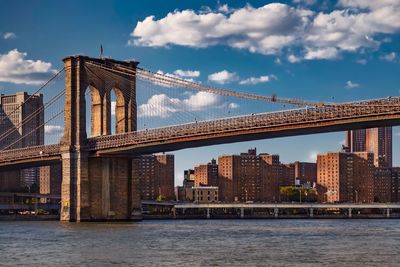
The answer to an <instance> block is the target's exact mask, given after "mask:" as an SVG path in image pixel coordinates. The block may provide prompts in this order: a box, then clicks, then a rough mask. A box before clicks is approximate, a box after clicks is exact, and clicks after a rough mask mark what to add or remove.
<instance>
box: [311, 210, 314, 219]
mask: <svg viewBox="0 0 400 267" xmlns="http://www.w3.org/2000/svg"><path fill="white" fill-rule="evenodd" d="M310 218H314V209H313V208H310Z"/></svg>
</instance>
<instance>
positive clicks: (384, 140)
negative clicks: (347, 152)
mask: <svg viewBox="0 0 400 267" xmlns="http://www.w3.org/2000/svg"><path fill="white" fill-rule="evenodd" d="M366 151H368V152H372V153H374V165H375V166H376V167H389V168H390V167H392V165H393V163H392V127H379V128H371V129H367V131H366Z"/></svg>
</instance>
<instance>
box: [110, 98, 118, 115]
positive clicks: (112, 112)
mask: <svg viewBox="0 0 400 267" xmlns="http://www.w3.org/2000/svg"><path fill="white" fill-rule="evenodd" d="M116 107H117V102H116V101H111V115H113V116H114V115H115V108H116Z"/></svg>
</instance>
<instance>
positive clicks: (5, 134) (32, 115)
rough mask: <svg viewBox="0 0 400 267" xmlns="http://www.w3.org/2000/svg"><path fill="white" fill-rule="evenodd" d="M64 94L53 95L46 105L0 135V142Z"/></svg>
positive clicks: (62, 91) (63, 91)
mask: <svg viewBox="0 0 400 267" xmlns="http://www.w3.org/2000/svg"><path fill="white" fill-rule="evenodd" d="M64 94H65V90H64V89H63V90H61V91H60V92H59V93H58V94H57V95H55V96H54V97H53V98H51V99H50V100H49V101H48V102H47V103H46V104H44V105H42V106H41V107H40V108H39V109H37V110H35V111H34V112H33V113H31V114H29V115H28V116H27V117H25V118H24V119H23V120H22V121H21V122H19V123H18V124H17V125H15V127H11V128H9V129H8V130H7V131H5V132H4V133H2V134H1V135H0V142H1V141H3V140H4V139H5V138H7V137H8V136H9V135H10V134H12V133H13V132H14V131H18V129H20V128H21V127H22V126H24V125H25V124H26V123H27V122H29V121H30V120H31V119H33V118H34V117H35V116H37V115H38V114H40V113H41V112H42V111H44V110H45V109H47V108H48V107H50V106H51V105H53V104H54V103H55V102H56V101H57V100H58V99H60V97H62V96H63V95H64Z"/></svg>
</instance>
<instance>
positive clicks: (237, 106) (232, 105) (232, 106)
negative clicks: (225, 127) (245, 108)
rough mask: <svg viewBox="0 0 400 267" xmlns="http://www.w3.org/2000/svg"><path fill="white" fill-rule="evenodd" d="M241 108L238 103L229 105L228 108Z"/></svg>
mask: <svg viewBox="0 0 400 267" xmlns="http://www.w3.org/2000/svg"><path fill="white" fill-rule="evenodd" d="M239 107H240V106H239V104H236V103H233V102H232V103H229V105H228V108H230V109H237V108H239Z"/></svg>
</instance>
